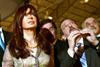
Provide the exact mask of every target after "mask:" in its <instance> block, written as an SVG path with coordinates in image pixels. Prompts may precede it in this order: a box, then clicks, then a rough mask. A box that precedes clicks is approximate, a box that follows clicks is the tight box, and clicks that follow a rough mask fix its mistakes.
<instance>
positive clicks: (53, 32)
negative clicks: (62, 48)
mask: <svg viewBox="0 0 100 67" xmlns="http://www.w3.org/2000/svg"><path fill="white" fill-rule="evenodd" d="M42 28H46V29H48V30H49V31H50V32H51V33H52V35H53V36H54V38H55V28H54V27H53V25H52V24H51V23H46V24H44V25H43V26H42Z"/></svg>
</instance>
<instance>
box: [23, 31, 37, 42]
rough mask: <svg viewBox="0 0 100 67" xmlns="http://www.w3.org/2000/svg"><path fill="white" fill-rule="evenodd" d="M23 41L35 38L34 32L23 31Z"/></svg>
mask: <svg viewBox="0 0 100 67" xmlns="http://www.w3.org/2000/svg"><path fill="white" fill-rule="evenodd" d="M23 34H24V39H25V40H28V41H31V40H34V38H35V30H23Z"/></svg>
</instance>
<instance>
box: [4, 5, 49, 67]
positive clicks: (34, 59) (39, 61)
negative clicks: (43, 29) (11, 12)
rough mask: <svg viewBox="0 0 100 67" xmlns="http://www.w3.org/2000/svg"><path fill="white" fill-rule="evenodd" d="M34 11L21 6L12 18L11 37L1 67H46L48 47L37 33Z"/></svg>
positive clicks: (37, 26) (38, 29) (37, 27)
mask: <svg viewBox="0 0 100 67" xmlns="http://www.w3.org/2000/svg"><path fill="white" fill-rule="evenodd" d="M39 31H40V28H39V20H38V16H37V11H36V9H35V8H34V7H33V6H32V5H29V4H26V5H24V6H21V7H20V8H19V9H18V10H17V12H16V14H15V17H14V23H13V37H12V39H11V40H10V42H9V45H8V47H7V48H6V50H5V53H4V57H3V62H2V66H3V67H47V66H48V63H49V61H50V46H48V45H49V43H48V42H46V40H45V38H43V37H42V36H41V34H40V33H39Z"/></svg>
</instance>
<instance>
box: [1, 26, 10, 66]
mask: <svg viewBox="0 0 100 67" xmlns="http://www.w3.org/2000/svg"><path fill="white" fill-rule="evenodd" d="M10 37H11V33H10V32H7V31H4V30H3V29H2V27H1V25H0V38H1V39H2V41H3V43H4V44H1V43H0V44H1V45H3V46H4V48H2V46H1V45H0V67H2V59H3V54H4V50H5V48H6V45H7V43H8V41H9V40H10Z"/></svg>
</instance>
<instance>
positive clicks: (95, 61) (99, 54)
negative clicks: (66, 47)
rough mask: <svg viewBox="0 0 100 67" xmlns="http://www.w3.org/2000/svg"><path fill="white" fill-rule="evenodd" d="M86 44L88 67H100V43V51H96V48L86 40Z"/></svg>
mask: <svg viewBox="0 0 100 67" xmlns="http://www.w3.org/2000/svg"><path fill="white" fill-rule="evenodd" d="M98 39H100V38H98ZM84 44H85V53H86V60H87V65H88V67H100V41H99V44H98V45H99V49H96V47H94V46H92V45H91V43H89V42H88V41H87V40H84Z"/></svg>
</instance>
